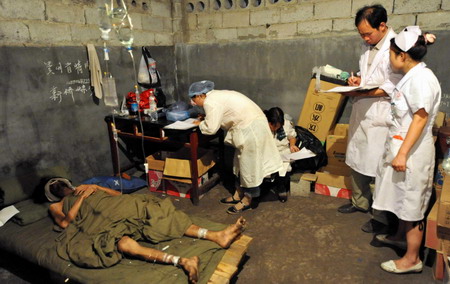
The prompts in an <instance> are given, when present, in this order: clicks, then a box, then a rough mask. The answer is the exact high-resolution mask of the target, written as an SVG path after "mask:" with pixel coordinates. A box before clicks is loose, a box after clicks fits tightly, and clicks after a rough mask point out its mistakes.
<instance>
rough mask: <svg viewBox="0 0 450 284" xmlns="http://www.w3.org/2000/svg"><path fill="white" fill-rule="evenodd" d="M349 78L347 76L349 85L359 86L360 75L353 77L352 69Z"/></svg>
mask: <svg viewBox="0 0 450 284" xmlns="http://www.w3.org/2000/svg"><path fill="white" fill-rule="evenodd" d="M350 74H351V75H350V78H348V80H347V83H348V85H349V86H359V85H360V84H361V77H355V76H354V75H353V71H352V72H351V73H350Z"/></svg>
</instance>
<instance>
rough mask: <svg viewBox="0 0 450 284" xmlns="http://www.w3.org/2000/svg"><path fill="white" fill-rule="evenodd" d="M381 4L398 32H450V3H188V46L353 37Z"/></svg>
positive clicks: (251, 0) (185, 30) (384, 0)
mask: <svg viewBox="0 0 450 284" xmlns="http://www.w3.org/2000/svg"><path fill="white" fill-rule="evenodd" d="M374 3H379V4H382V5H383V6H384V7H385V8H386V10H387V12H388V17H389V21H388V24H389V25H390V26H392V27H393V28H394V29H395V30H400V29H401V28H403V27H405V26H408V25H420V26H421V27H422V28H423V29H425V30H447V29H448V28H449V27H450V1H449V0H427V1H422V0H396V1H394V0H379V1H370V0H369V1H367V0H184V1H183V4H182V5H183V6H182V8H183V9H182V13H183V19H184V20H185V21H184V25H183V33H184V34H183V41H184V42H185V43H190V44H195V43H212V42H236V41H239V42H240V41H249V40H283V39H294V38H305V37H306V38H309V37H311V36H313V37H316V36H322V37H324V36H345V35H347V34H355V33H356V31H355V27H354V16H355V14H356V11H357V10H358V9H359V8H361V7H362V6H364V5H369V4H374Z"/></svg>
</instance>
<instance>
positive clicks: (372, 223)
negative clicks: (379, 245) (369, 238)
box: [361, 219, 389, 234]
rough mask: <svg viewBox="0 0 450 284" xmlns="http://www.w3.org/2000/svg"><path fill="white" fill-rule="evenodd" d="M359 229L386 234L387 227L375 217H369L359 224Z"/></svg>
mask: <svg viewBox="0 0 450 284" xmlns="http://www.w3.org/2000/svg"><path fill="white" fill-rule="evenodd" d="M361 230H362V231H363V232H366V233H371V234H372V233H375V234H387V233H388V230H389V227H388V226H387V225H385V224H383V223H381V222H379V221H377V220H375V219H370V220H369V221H367V222H366V223H365V224H364V225H362V226H361Z"/></svg>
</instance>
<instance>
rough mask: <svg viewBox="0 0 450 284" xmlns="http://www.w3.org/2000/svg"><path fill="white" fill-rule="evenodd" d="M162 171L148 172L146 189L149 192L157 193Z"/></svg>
mask: <svg viewBox="0 0 450 284" xmlns="http://www.w3.org/2000/svg"><path fill="white" fill-rule="evenodd" d="M162 177H163V173H162V171H155V170H149V171H148V189H149V190H150V191H157V190H158V188H159V187H160V186H161V183H162Z"/></svg>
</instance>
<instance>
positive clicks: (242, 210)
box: [227, 201, 252, 215]
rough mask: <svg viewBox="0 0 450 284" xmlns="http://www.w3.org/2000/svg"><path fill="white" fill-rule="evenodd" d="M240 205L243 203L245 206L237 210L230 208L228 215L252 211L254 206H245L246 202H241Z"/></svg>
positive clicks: (233, 207)
mask: <svg viewBox="0 0 450 284" xmlns="http://www.w3.org/2000/svg"><path fill="white" fill-rule="evenodd" d="M239 202H240V203H242V205H243V206H244V207H242V208H241V209H236V207H235V206H231V207H230V208H228V209H227V213H228V214H233V215H234V214H239V213H242V212H244V211H247V210H251V209H252V206H251V205H245V203H244V202H242V201H239Z"/></svg>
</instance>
